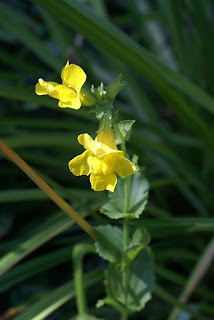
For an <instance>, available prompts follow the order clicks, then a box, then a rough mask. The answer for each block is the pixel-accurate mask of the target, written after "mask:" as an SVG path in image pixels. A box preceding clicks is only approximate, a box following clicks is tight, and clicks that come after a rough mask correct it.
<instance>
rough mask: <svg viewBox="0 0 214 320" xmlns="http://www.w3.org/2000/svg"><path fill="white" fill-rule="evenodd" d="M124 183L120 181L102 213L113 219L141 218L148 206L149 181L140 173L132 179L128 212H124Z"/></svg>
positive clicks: (103, 207) (122, 180) (101, 210)
mask: <svg viewBox="0 0 214 320" xmlns="http://www.w3.org/2000/svg"><path fill="white" fill-rule="evenodd" d="M124 181H125V180H124V179H122V178H120V179H118V183H117V187H116V189H115V191H114V192H113V193H111V194H109V201H108V202H107V203H105V204H104V205H103V206H102V208H101V209H100V212H101V213H103V214H105V215H106V216H107V217H109V218H111V219H121V218H124V217H129V218H130V219H132V218H133V219H134V218H139V216H140V215H141V214H142V213H143V211H144V209H145V206H146V204H147V199H148V191H149V184H148V181H147V180H146V179H145V178H144V177H143V176H142V175H141V174H140V173H136V174H135V175H132V176H131V177H130V194H129V201H128V203H129V206H128V210H127V212H124V199H125V188H124Z"/></svg>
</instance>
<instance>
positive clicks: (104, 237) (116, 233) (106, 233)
mask: <svg viewBox="0 0 214 320" xmlns="http://www.w3.org/2000/svg"><path fill="white" fill-rule="evenodd" d="M96 230H97V231H98V235H97V238H96V242H95V247H96V250H97V253H98V254H99V256H100V257H102V258H103V259H105V260H108V261H110V262H117V261H120V260H121V258H122V248H123V233H122V230H121V229H120V228H118V227H113V226H111V225H106V226H98V227H96Z"/></svg>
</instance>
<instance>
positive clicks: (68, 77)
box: [61, 61, 86, 94]
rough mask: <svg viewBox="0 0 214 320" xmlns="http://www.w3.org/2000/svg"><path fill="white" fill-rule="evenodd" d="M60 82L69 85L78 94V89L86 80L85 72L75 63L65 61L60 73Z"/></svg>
mask: <svg viewBox="0 0 214 320" xmlns="http://www.w3.org/2000/svg"><path fill="white" fill-rule="evenodd" d="M61 78H62V83H63V84H65V85H66V86H68V87H69V86H70V87H71V88H72V89H73V90H75V91H76V93H77V94H79V92H80V89H81V88H82V86H83V84H84V83H85V81H86V74H85V72H84V71H83V69H82V68H80V67H79V66H77V65H75V64H70V65H69V62H68V61H67V63H66V65H65V67H64V68H63V69H62V73H61Z"/></svg>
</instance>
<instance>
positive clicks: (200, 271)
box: [168, 238, 214, 320]
mask: <svg viewBox="0 0 214 320" xmlns="http://www.w3.org/2000/svg"><path fill="white" fill-rule="evenodd" d="M213 258H214V238H212V239H211V240H210V241H209V243H208V245H207V246H206V248H205V249H204V251H203V253H202V255H201V256H200V258H199V259H198V262H197V263H196V265H195V267H194V269H193V271H192V272H191V274H190V277H189V279H188V280H187V282H186V284H185V286H184V289H183V291H182V293H181V295H180V297H179V299H178V301H179V302H181V303H186V302H187V301H188V299H189V298H190V296H191V294H192V293H193V291H194V290H195V287H196V286H197V285H198V283H199V282H200V280H201V279H202V278H203V276H204V275H205V274H206V272H207V270H208V268H209V266H210V264H211V263H212V260H213ZM180 313H181V310H180V309H179V308H177V307H176V308H173V309H172V311H171V312H170V315H169V317H168V320H176V319H177V318H178V316H179V314H180Z"/></svg>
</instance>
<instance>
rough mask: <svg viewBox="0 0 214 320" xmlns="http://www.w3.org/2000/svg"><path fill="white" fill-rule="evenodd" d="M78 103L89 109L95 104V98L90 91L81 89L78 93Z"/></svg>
mask: <svg viewBox="0 0 214 320" xmlns="http://www.w3.org/2000/svg"><path fill="white" fill-rule="evenodd" d="M80 101H81V104H82V105H83V106H86V107H90V106H93V105H94V104H95V103H96V98H95V96H94V94H93V93H92V92H91V91H90V90H87V89H85V88H82V89H81V91H80Z"/></svg>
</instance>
